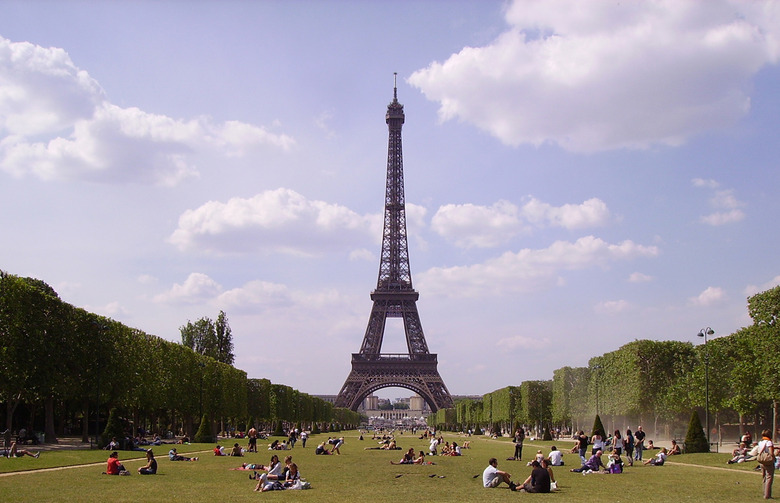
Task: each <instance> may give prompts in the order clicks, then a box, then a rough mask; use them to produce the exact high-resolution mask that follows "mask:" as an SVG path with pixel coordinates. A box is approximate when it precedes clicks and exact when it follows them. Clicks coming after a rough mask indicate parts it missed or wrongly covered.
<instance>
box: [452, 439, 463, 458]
mask: <svg viewBox="0 0 780 503" xmlns="http://www.w3.org/2000/svg"><path fill="white" fill-rule="evenodd" d="M460 455H461V452H460V447H458V444H457V443H455V442H453V443H452V447H451V448H450V456H460Z"/></svg>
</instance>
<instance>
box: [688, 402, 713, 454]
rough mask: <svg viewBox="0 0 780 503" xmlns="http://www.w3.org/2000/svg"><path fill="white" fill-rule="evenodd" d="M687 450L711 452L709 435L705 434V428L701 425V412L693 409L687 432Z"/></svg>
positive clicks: (689, 451)
mask: <svg viewBox="0 0 780 503" xmlns="http://www.w3.org/2000/svg"><path fill="white" fill-rule="evenodd" d="M685 452H686V454H687V453H691V452H710V444H708V443H707V436H706V435H705V434H704V428H702V426H701V419H699V413H698V412H696V411H693V414H691V421H690V422H689V423H688V432H687V433H686V434H685Z"/></svg>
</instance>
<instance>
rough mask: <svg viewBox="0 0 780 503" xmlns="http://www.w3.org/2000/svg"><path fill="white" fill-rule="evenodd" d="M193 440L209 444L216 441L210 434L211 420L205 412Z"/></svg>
mask: <svg viewBox="0 0 780 503" xmlns="http://www.w3.org/2000/svg"><path fill="white" fill-rule="evenodd" d="M193 440H195V442H197V443H199V444H210V443H213V442H216V440H215V439H214V437H213V436H212V435H211V421H210V420H209V418H208V417H207V416H206V415H205V414H204V415H203V417H202V418H201V420H200V426H199V427H198V431H197V432H196V433H195V437H193Z"/></svg>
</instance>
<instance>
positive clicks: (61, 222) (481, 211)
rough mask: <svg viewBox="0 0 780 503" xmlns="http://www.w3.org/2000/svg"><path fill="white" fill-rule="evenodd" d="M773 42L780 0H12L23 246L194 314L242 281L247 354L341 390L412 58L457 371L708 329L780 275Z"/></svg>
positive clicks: (425, 256)
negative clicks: (390, 121)
mask: <svg viewBox="0 0 780 503" xmlns="http://www.w3.org/2000/svg"><path fill="white" fill-rule="evenodd" d="M778 58H780V3H778V2H774V1H767V2H724V1H710V2H684V1H679V0H675V1H666V2H628V3H615V2H606V1H603V2H602V1H592V2H581V1H562V0H561V1H516V2H491V1H479V2H465V1H455V2H451V1H447V2H445V1H421V2H411V1H408V2H407V1H401V2H382V1H377V2H358V1H322V2H295V1H290V2H281V1H280V2H271V1H269V2H249V1H245V2H230V1H227V2H206V1H202V2H172V1H170V2H143V1H137V2H70V1H64V2H43V1H39V2H17V1H7V2H2V3H0V229H2V232H0V268H2V269H3V270H7V271H9V272H11V273H13V274H18V275H23V276H33V277H37V278H40V279H43V280H44V281H46V282H48V283H49V284H51V285H52V286H53V287H54V288H55V289H56V290H57V291H58V292H59V293H60V296H61V297H62V298H63V299H64V300H65V301H67V302H69V303H72V304H74V305H76V306H80V307H84V308H86V309H88V310H90V311H93V312H97V313H100V314H103V315H106V316H110V317H112V318H114V319H117V320H119V321H121V322H123V323H125V324H127V325H129V326H133V327H137V328H139V329H142V330H144V331H146V332H148V333H151V334H155V335H159V336H160V337H163V338H166V339H169V340H174V341H179V340H180V336H179V327H180V326H181V325H183V324H185V323H186V322H187V321H188V320H195V319H197V318H200V317H202V316H209V317H211V318H216V315H217V313H218V312H219V310H220V309H222V310H224V311H225V312H226V313H227V315H228V317H229V320H230V325H231V327H232V329H233V335H234V343H235V352H236V366H237V367H239V368H241V369H244V370H246V371H247V373H248V374H249V376H250V377H265V378H269V379H271V380H272V381H274V382H278V383H283V384H287V385H290V386H293V387H295V388H297V389H300V390H302V391H305V392H308V393H312V394H331V393H336V392H338V390H339V389H340V387H341V385H342V384H343V382H344V380H345V378H346V377H347V374H348V373H349V370H350V363H349V362H350V354H351V353H353V352H357V351H358V350H359V348H360V344H361V342H362V339H363V334H364V331H365V328H366V323H367V321H368V315H369V313H370V309H371V300H370V298H369V293H370V292H371V290H372V289H373V288H374V287H375V286H376V278H377V273H378V266H379V255H378V253H379V249H380V239H381V225H382V219H381V213H382V205H383V202H384V182H385V168H386V156H387V126H386V124H385V122H384V114H385V111H386V106H387V104H388V103H389V102H390V101H391V99H392V92H393V73H394V72H398V99H399V101H400V102H401V103H403V104H404V107H405V113H406V123H405V125H404V130H403V134H404V137H403V141H404V169H405V181H406V201H407V220H408V228H409V229H408V230H409V249H410V257H411V268H412V277H413V282H414V286H415V288H416V289H417V290H418V291H419V292H420V300H419V301H418V309H419V311H420V317H421V321H422V324H423V328H424V331H425V335H426V339H427V342H428V345H429V347H430V349H431V351H432V352H435V353H438V355H439V372H440V373H441V375H442V377H443V378H444V381H445V383H446V384H447V386H448V388H449V390H450V392H451V393H453V394H483V393H486V392H489V391H492V390H494V389H497V388H500V387H503V386H506V385H510V384H519V383H520V382H522V381H524V380H532V379H550V378H552V372H553V370H554V369H556V368H559V367H562V366H566V365H569V366H584V365H587V361H588V359H589V358H591V357H593V356H597V355H600V354H603V353H605V352H608V351H612V350H615V349H617V348H618V347H620V346H621V345H623V344H625V343H627V342H630V341H633V340H635V339H645V338H647V339H656V340H682V341H692V342H695V343H698V341H696V340H695V339H696V337H695V334H696V333H697V332H698V331H699V329H701V328H703V327H706V326H711V327H712V328H713V329H714V330H715V332H716V336H723V335H727V334H729V333H732V332H734V331H735V330H737V329H739V328H740V327H742V326H745V325H748V324H750V319H749V317H748V316H747V309H746V297H747V296H749V295H751V294H753V293H756V292H758V291H762V290H765V289H767V288H771V287H773V286H776V285H778V284H780V266H779V265H778V261H777V253H776V250H777V248H778V244H779V243H778V233H777V232H776V231H775V228H776V223H775V219H776V215H778V213H780V212H779V211H778V210H779V208H778V198H777V197H776V191H777V188H778V186H779V185H780V184H779V183H778V182H780V180H778V178H779V177H780V175H779V174H778V172H779V170H778V169H777V159H778V158H780V155H779V154H780V142H778V141H777V131H778V122H779V121H780V96H779V95H778V93H777V89H778V88H780V69H778ZM389 321H390V323H389V325H388V328H387V331H386V336H385V344H384V347H383V350H384V351H385V352H396V351H405V346H404V343H403V337H402V335H401V326H400V324H396V323H394V322H395V321H398V320H389ZM399 323H400V322H399ZM403 394H404V393H403V392H401V393H397V390H385V392H384V393H380V395H383V396H384V395H387V396H400V395H403Z"/></svg>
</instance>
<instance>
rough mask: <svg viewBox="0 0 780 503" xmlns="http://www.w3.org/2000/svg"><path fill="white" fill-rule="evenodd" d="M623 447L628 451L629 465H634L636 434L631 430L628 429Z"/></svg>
mask: <svg viewBox="0 0 780 503" xmlns="http://www.w3.org/2000/svg"><path fill="white" fill-rule="evenodd" d="M623 449H625V451H626V457H627V458H628V466H634V435H633V433H631V430H626V438H625V439H624V440H623Z"/></svg>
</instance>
